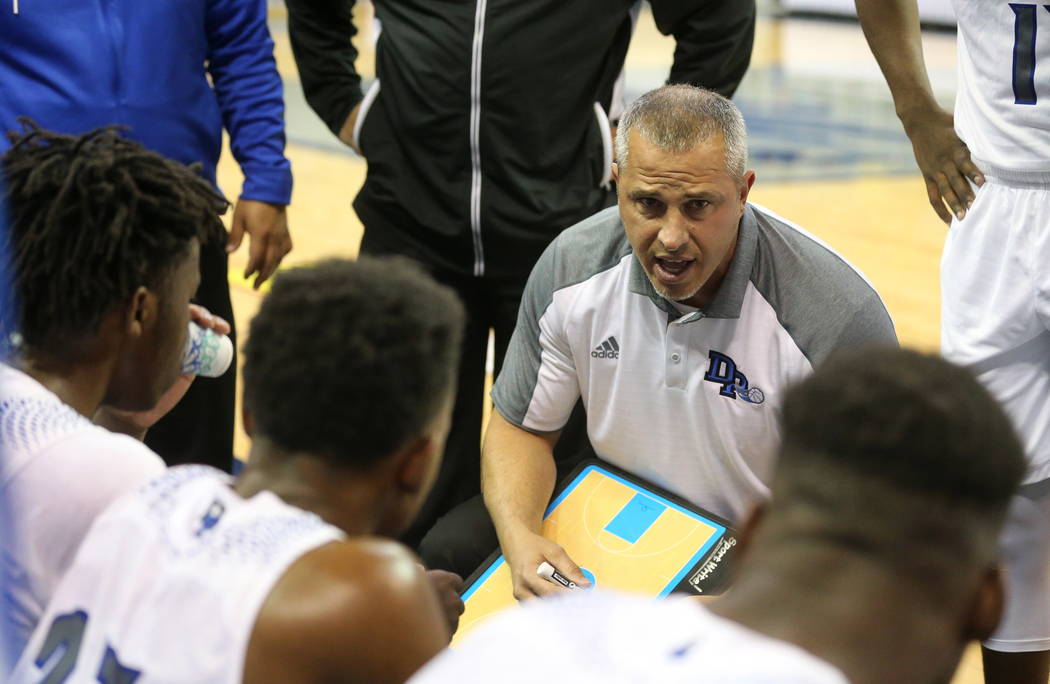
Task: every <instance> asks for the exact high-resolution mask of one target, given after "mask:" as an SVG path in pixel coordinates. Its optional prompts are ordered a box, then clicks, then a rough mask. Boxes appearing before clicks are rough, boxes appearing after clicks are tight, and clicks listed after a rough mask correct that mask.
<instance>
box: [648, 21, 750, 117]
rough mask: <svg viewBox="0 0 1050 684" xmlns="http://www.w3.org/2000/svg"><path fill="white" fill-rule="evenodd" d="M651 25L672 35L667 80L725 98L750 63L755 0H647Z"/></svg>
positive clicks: (729, 94)
mask: <svg viewBox="0 0 1050 684" xmlns="http://www.w3.org/2000/svg"><path fill="white" fill-rule="evenodd" d="M649 4H650V5H651V6H652V10H653V19H654V20H655V21H656V27H657V28H658V29H659V30H660V32H661V33H663V34H664V35H673V36H674V38H675V51H674V63H673V64H672V65H671V74H670V77H669V78H668V80H667V82H668V83H691V84H693V85H696V86H701V87H704V88H708V89H710V90H714V91H717V92H718V93H721V94H722V95H725V96H726V97H731V96H732V95H733V93H734V92H736V88H737V86H738V85H740V81H741V79H743V78H744V74H745V73H746V72H747V67H748V65H749V64H750V63H751V49H752V47H753V45H754V42H755V0H733V2H724V1H723V0H650V3H649Z"/></svg>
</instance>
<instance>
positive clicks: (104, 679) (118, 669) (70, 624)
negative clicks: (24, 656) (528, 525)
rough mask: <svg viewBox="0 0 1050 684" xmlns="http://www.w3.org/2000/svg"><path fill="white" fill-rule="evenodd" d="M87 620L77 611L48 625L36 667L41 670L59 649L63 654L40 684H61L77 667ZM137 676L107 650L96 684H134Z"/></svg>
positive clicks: (86, 617) (137, 672) (81, 612)
mask: <svg viewBox="0 0 1050 684" xmlns="http://www.w3.org/2000/svg"><path fill="white" fill-rule="evenodd" d="M87 619H88V616H87V613H85V612H84V611H82V610H78V611H75V612H73V613H69V614H67V615H59V616H58V617H56V618H55V621H54V622H52V623H51V629H49V630H48V631H47V637H46V638H45V639H44V645H43V646H41V647H40V653H39V654H38V655H37V657H36V661H35V663H36V666H37V667H39V668H43V667H44V665H45V664H47V662H48V661H50V660H51V659H52V657H53V656H54V655H55V653H57V652H58V651H59V650H60V649H61V651H62V653H61V655H59V656H58V657H57V658H56V659H55V663H54V666H53V667H52V668H51V671H50V672H48V673H47V676H45V677H44V678H43V679H42V680H40V684H61V682H64V681H66V679H67V678H68V677H69V675H70V674H71V673H72V672H73V667H74V666H75V665H76V664H77V656H78V655H79V654H80V642H81V641H82V640H83V638H84V629H85V628H86V627H87ZM139 674H140V673H139V671H138V670H132V669H131V668H130V667H125V666H124V665H121V664H120V661H119V660H118V659H117V653H116V651H114V650H113V649H112V648H111V647H108V646H107V647H106V652H105V654H104V655H103V656H102V665H101V666H100V667H99V668H98V676H97V679H98V681H99V682H101V683H102V684H134V682H135V680H136V679H138V678H139Z"/></svg>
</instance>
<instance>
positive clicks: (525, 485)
mask: <svg viewBox="0 0 1050 684" xmlns="http://www.w3.org/2000/svg"><path fill="white" fill-rule="evenodd" d="M557 439H558V435H557V434H551V435H537V434H533V433H531V432H528V431H526V430H523V429H521V428H519V427H517V426H516V425H513V424H511V423H509V422H507V420H506V419H504V418H503V416H501V415H500V414H499V412H498V411H493V412H492V419H491V420H490V421H489V426H488V430H487V432H486V436H485V444H484V447H483V448H482V456H481V491H482V494H483V496H484V499H485V506H486V507H487V508H488V510H489V514H490V515H491V516H492V521H493V523H494V524H495V526H496V533H497V534H498V535H499V538H500V542H501V544H502V543H505V542H506V541H507V540H508V539H511V538H513V537H514V536H515V535H516V534H519V533H520V532H523V531H528V532H533V533H537V534H538V533H539V531H540V525H541V524H542V521H543V512H544V510H545V509H546V507H547V503H548V502H549V501H550V497H551V493H552V492H553V491H554V483H555V479H556V477H557V468H556V466H555V463H554V454H553V449H554V444H555V443H556V442H557Z"/></svg>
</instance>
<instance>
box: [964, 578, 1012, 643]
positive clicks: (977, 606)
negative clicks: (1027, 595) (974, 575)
mask: <svg viewBox="0 0 1050 684" xmlns="http://www.w3.org/2000/svg"><path fill="white" fill-rule="evenodd" d="M1003 604H1004V589H1003V573H1002V570H1001V569H1000V568H999V565H998V564H996V565H994V566H992V567H991V568H989V569H988V570H986V571H985V573H984V575H982V576H981V579H980V582H979V583H978V585H977V591H976V593H975V594H974V597H973V604H972V605H971V606H970V614H969V616H968V617H967V624H966V625H965V630H966V631H965V632H964V634H965V635H966V637H968V638H970V639H976V640H977V641H984V640H985V639H987V638H988V637H990V636H991V635H992V633H993V632H995V628H996V627H998V626H999V620H1000V619H1001V618H1002V616H1003Z"/></svg>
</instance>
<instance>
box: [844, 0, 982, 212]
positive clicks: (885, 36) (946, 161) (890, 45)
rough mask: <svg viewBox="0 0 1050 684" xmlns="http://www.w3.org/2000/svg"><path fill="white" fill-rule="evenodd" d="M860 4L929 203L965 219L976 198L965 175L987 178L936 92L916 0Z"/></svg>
mask: <svg viewBox="0 0 1050 684" xmlns="http://www.w3.org/2000/svg"><path fill="white" fill-rule="evenodd" d="M856 5H857V16H858V17H859V18H860V24H861V27H862V28H863V29H864V36H865V37H866V38H867V40H868V45H869V46H871V51H872V53H873V54H874V55H875V59H876V61H878V63H879V67H880V68H881V69H882V73H883V75H884V76H885V77H886V83H887V84H888V85H889V87H890V92H891V93H892V94H893V103H894V106H895V107H896V110H897V116H898V118H900V120H901V123H902V124H903V125H904V132H905V133H907V134H908V138H909V139H910V140H911V144H912V148H913V150H914V152H915V161H916V162H917V163H918V165H919V170H920V171H922V176H923V179H924V180H925V182H926V193H927V195H928V196H929V200H930V205H931V206H932V207H933V209H934V211H936V212H937V215H938V216H940V217H941V220H942V221H944V222H945V223H951V220H952V214H955V215H956V216H957V217H958V218H960V219H961V218H963V216H965V215H966V209H967V208H969V206H970V204H971V203H972V202H973V200H974V193H973V189H972V188H971V187H970V185H969V183H968V182H967V178H969V179H970V180H972V181H973V182H974V183H976V184H977V185H981V184H982V183H984V177H983V176H982V175H981V172H980V171H979V170H978V169H977V167H976V166H975V165H974V163H973V162H972V161H971V160H970V151H969V150H968V149H967V147H966V145H965V143H963V142H962V141H961V140H960V139H959V136H957V135H956V134H955V127H954V125H953V118H952V115H951V114H950V113H948V112H946V111H944V110H943V109H941V107H940V105H938V104H937V100H936V99H935V98H934V96H933V90H932V88H931V87H930V78H929V76H928V75H927V73H926V63H925V62H924V61H923V56H922V35H921V31H920V27H919V10H918V7H917V4H916V0H856ZM945 204H947V207H946V206H945ZM949 208H950V210H951V211H950V212H949Z"/></svg>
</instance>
